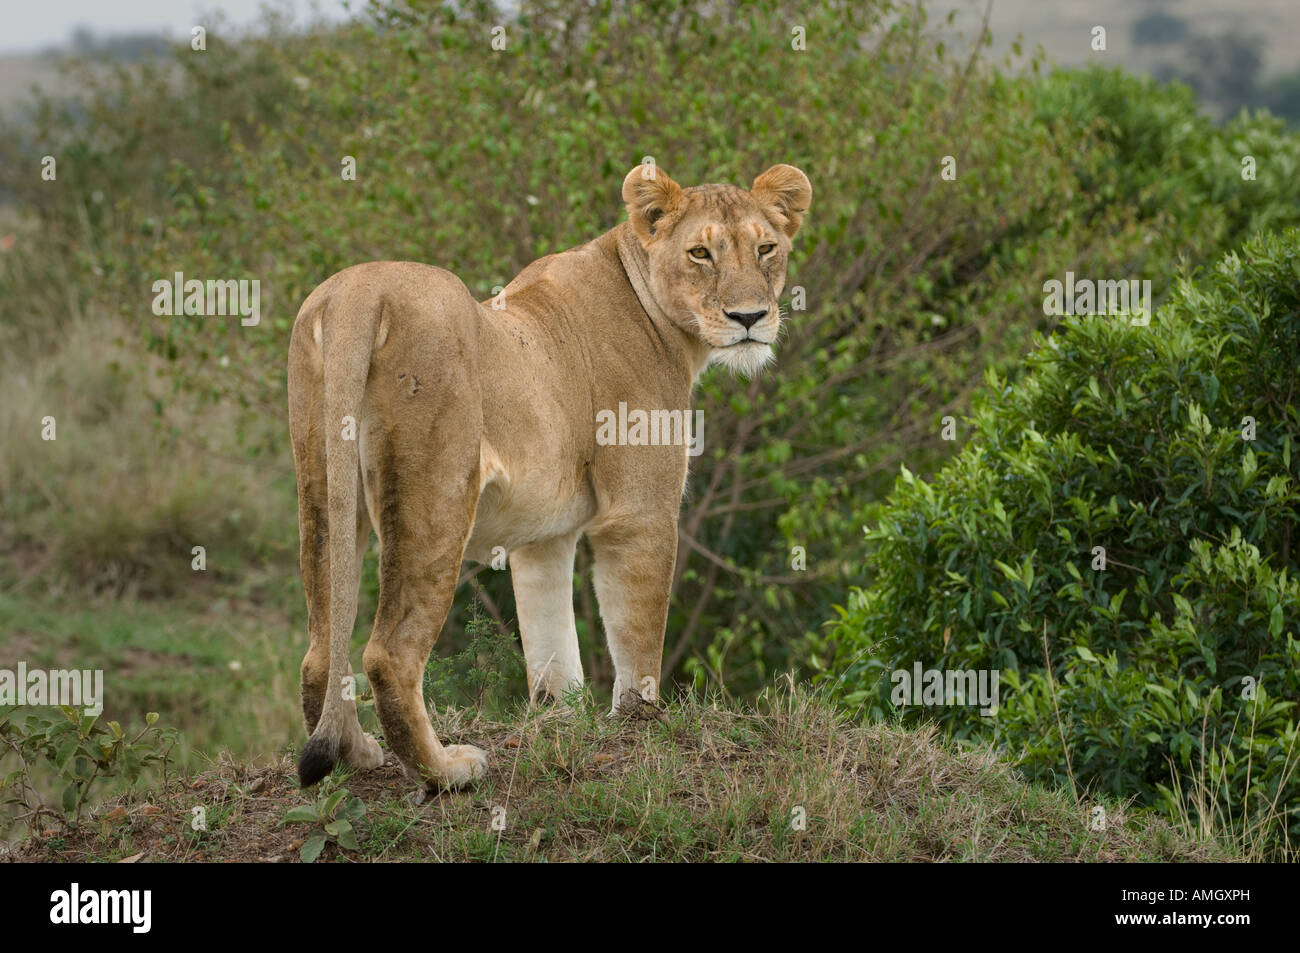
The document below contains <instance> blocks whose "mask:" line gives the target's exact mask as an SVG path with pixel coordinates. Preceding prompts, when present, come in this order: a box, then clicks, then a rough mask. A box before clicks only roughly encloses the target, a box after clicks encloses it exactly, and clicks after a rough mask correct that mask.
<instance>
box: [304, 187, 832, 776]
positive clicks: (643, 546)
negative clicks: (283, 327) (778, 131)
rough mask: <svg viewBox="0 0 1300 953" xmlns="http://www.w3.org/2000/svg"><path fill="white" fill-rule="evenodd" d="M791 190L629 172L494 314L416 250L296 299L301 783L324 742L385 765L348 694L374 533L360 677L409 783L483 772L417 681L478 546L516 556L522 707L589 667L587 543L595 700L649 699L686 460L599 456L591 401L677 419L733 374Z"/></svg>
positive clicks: (789, 207) (624, 452)
mask: <svg viewBox="0 0 1300 953" xmlns="http://www.w3.org/2000/svg"><path fill="white" fill-rule="evenodd" d="M810 198H811V188H810V186H809V184H808V180H807V178H806V177H805V176H804V174H803V173H802V172H800V171H799V170H798V169H795V168H792V167H791V166H785V165H778V166H774V167H773V168H771V169H769V170H768V171H767V172H765V173H763V174H762V175H760V176H759V177H758V178H757V179H756V180H755V181H754V184H753V186H752V187H751V189H750V190H749V191H745V190H744V189H739V188H736V187H734V186H729V185H707V186H699V187H696V188H688V189H682V188H680V187H679V186H678V185H677V184H676V183H675V182H673V181H672V179H670V178H669V177H668V176H667V174H665V173H664V171H663V170H662V169H659V168H657V167H655V166H638V167H637V168H635V169H633V170H632V171H631V172H630V173H629V174H628V176H627V178H626V179H625V180H624V183H623V199H624V201H625V202H626V203H627V212H628V221H627V222H625V223H622V224H620V225H618V226H616V227H615V228H613V229H611V230H610V231H609V232H607V233H605V234H604V235H602V236H601V237H599V238H597V239H595V240H594V241H591V242H588V243H587V244H585V245H582V246H580V247H578V248H575V249H572V250H570V251H567V252H563V253H561V254H558V255H550V256H548V257H546V258H542V259H541V260H539V261H536V262H533V264H531V265H529V266H528V267H527V268H525V269H524V271H523V272H522V273H521V274H520V275H519V276H518V277H517V278H515V279H514V281H512V282H511V283H510V284H509V286H507V288H506V289H505V292H504V302H505V307H504V309H500V310H498V309H494V308H493V302H491V301H488V302H484V303H482V304H480V303H478V302H476V301H475V300H474V299H473V298H472V297H471V296H470V294H469V292H468V290H466V288H465V286H464V285H463V284H462V283H461V282H460V280H459V279H458V278H456V276H455V275H453V274H451V273H450V272H447V271H443V270H442V269H439V268H434V267H430V266H428V265H420V264H414V263H410V262H371V263H369V264H364V265H356V266H354V267H352V268H348V269H346V270H344V271H341V272H339V273H338V274H336V275H334V276H333V277H331V278H329V279H328V280H326V281H325V282H324V283H323V284H321V285H320V286H319V287H318V288H317V289H316V290H315V291H313V292H312V294H311V295H310V296H309V297H308V298H307V300H306V302H305V303H304V304H303V306H302V310H301V311H300V312H299V314H298V319H297V321H296V322H295V324H294V329H293V336H292V340H291V343H290V351H289V427H290V433H291V435H292V440H293V452H294V462H295V465H296V467H297V472H298V501H299V531H300V540H301V551H302V556H301V565H302V576H303V584H304V587H305V589H306V594H307V607H308V628H309V631H310V638H311V645H310V648H309V649H308V651H307V655H306V657H305V658H304V659H303V665H302V703H303V713H304V715H305V717H306V721H307V730H308V732H309V733H310V734H311V739H310V741H309V742H308V746H307V748H306V749H304V755H303V762H302V763H301V764H300V774H301V775H302V777H303V781H304V783H312V782H313V781H315V780H317V779H318V778H319V776H320V775H321V774H323V773H324V772H325V771H327V770H328V769H329V767H331V766H332V764H333V763H334V761H335V760H337V759H338V758H342V759H344V760H345V761H347V762H348V763H349V764H352V765H355V766H358V767H374V766H377V765H378V764H380V763H382V753H381V752H380V750H379V747H378V745H377V744H376V743H375V741H374V740H373V739H372V738H370V737H369V736H367V735H366V734H364V733H363V732H362V731H361V728H360V725H359V724H358V722H357V715H356V706H355V704H354V703H353V702H352V701H349V700H347V699H346V698H345V697H344V695H345V693H344V691H343V687H344V685H345V684H346V682H347V680H348V679H349V678H350V675H351V667H350V662H349V659H348V645H349V637H350V635H351V631H352V624H353V622H354V620H355V617H356V601H357V589H358V585H359V579H360V563H361V556H362V554H363V552H364V548H365V543H366V540H367V538H368V535H369V534H368V527H373V528H374V530H375V533H376V535H377V536H378V538H379V547H380V549H379V551H380V595H379V608H378V612H377V613H376V616H375V621H374V628H373V631H372V633H371V636H370V640H369V643H368V644H367V646H366V650H365V653H364V664H365V671H366V675H367V676H368V678H369V680H370V684H371V686H372V688H373V690H374V693H375V700H376V707H377V709H378V712H379V718H380V721H381V723H382V725H383V729H384V735H385V737H386V739H387V742H388V746H389V747H390V748H391V749H392V750H393V751H394V752H395V753H396V754H397V756H398V757H399V758H400V759H401V761H402V764H403V765H404V766H405V768H406V771H407V773H408V775H409V776H411V777H412V778H413V779H415V780H417V781H418V782H419V783H421V784H424V785H426V786H428V787H430V788H434V787H438V786H455V785H458V784H462V783H465V782H467V781H470V780H472V779H473V778H476V777H479V776H481V775H482V773H483V772H484V770H485V768H486V763H487V762H486V757H485V756H484V754H483V752H481V751H480V750H478V749H477V748H473V747H470V746H468V745H461V746H452V747H443V745H442V744H441V743H440V742H439V740H438V738H437V737H436V735H435V734H434V732H433V729H432V727H431V725H430V723H429V718H428V714H427V711H426V709H425V703H424V698H423V694H422V690H421V682H422V675H423V672H424V666H425V663H426V661H427V659H428V656H429V652H430V650H431V649H432V648H433V644H434V642H435V641H436V640H437V638H438V632H439V630H440V629H441V628H442V625H443V622H444V620H445V619H446V616H447V612H448V610H449V609H450V607H451V602H452V597H453V594H454V591H455V588H456V580H457V576H458V574H459V570H460V564H461V561H462V559H471V560H475V561H481V562H490V561H491V560H492V558H493V553H494V549H495V548H496V547H502V548H503V549H504V550H505V551H506V552H507V553H508V554H509V562H510V568H511V572H512V581H513V583H514V587H515V597H516V603H517V611H518V617H519V625H520V635H521V638H522V641H523V647H524V654H525V658H526V662H527V668H528V678H529V687H530V694H531V695H532V696H533V697H534V698H536V697H538V696H540V695H543V694H549V695H551V696H555V697H559V696H561V695H562V694H563V692H564V691H565V690H567V689H569V688H571V687H573V686H577V685H580V684H581V683H582V677H583V676H582V665H581V662H580V660H579V656H578V640H577V633H576V629H575V625H574V616H573V586H572V581H573V580H572V576H573V557H574V548H575V545H576V543H577V540H578V539H579V538H580V537H581V536H582V535H584V534H585V535H586V536H587V538H588V539H589V541H590V544H591V547H592V550H593V553H594V556H595V570H594V582H595V589H596V595H597V598H598V599H599V603H600V610H601V616H602V619H603V621H604V624H605V629H606V637H607V639H608V642H609V649H610V655H611V657H612V660H613V662H614V667H615V672H616V676H615V686H614V689H615V690H614V698H615V699H618V698H620V697H622V696H623V695H624V694H625V693H626V692H627V691H628V690H630V689H635V690H636V691H638V692H640V693H641V694H642V695H643V696H644V697H645V698H646V699H647V700H649V701H654V700H655V698H656V697H657V693H658V682H659V677H660V665H661V658H662V653H663V640H664V627H665V624H666V619H667V613H668V594H669V586H670V582H671V579H672V574H673V563H674V559H675V555H676V548H677V517H678V510H679V507H680V502H681V496H682V491H683V489H684V486H685V481H686V469H687V455H686V452H685V448H684V447H682V446H603V445H601V444H600V443H598V442H597V440H596V430H597V428H596V415H597V413H598V412H600V411H603V410H605V411H616V409H617V407H618V405H619V403H620V402H624V403H626V404H627V406H628V407H629V408H640V409H645V410H654V409H664V410H683V411H684V410H686V409H688V408H689V407H690V397H691V388H692V386H693V384H694V382H695V380H696V379H697V378H698V376H699V374H700V373H701V371H703V369H704V368H705V367H706V366H707V365H708V364H710V363H723V364H726V365H728V366H730V367H732V368H733V369H734V370H737V371H740V372H743V373H752V372H754V371H756V370H758V368H760V367H761V366H762V365H763V364H764V363H766V362H767V361H768V360H769V359H770V356H771V350H770V347H769V345H770V343H771V342H772V341H774V340H775V338H776V335H777V331H778V329H779V326H780V320H781V318H780V311H779V307H778V303H777V299H778V296H779V295H780V293H781V289H782V287H783V285H784V282H785V270H786V256H787V254H788V252H789V249H790V239H791V238H792V237H793V236H794V234H795V232H796V231H797V230H798V228H799V224H800V222H801V220H802V217H803V214H804V213H805V212H806V211H807V208H808V203H809V200H810ZM701 249H707V252H708V255H707V256H706V257H705V258H704V259H703V260H701V259H700V258H699V257H698V253H699V251H700V250H701ZM760 249H761V251H760ZM693 250H694V251H695V252H696V253H697V254H696V256H694V257H693V256H692V254H691V252H692V251H693ZM728 312H730V313H731V314H732V315H742V316H744V317H743V318H742V319H741V320H738V319H735V318H733V317H729V316H728V314H727V313H728ZM758 312H765V315H764V316H763V317H761V318H758V319H757V320H755V316H756V315H757V313H758ZM744 321H749V322H751V323H752V326H750V327H749V328H748V329H746V327H745V325H744V323H743V322H744ZM347 417H351V418H353V419H354V420H355V422H356V428H355V431H356V439H352V440H349V439H345V418H347Z"/></svg>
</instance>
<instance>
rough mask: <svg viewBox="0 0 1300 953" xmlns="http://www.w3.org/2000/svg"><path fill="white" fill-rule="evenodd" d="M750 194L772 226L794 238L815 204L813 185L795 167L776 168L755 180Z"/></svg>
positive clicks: (777, 166) (775, 166)
mask: <svg viewBox="0 0 1300 953" xmlns="http://www.w3.org/2000/svg"><path fill="white" fill-rule="evenodd" d="M749 194H750V195H752V196H754V200H755V201H756V202H758V204H759V207H760V208H762V209H763V214H765V215H766V216H767V217H768V220H769V221H771V223H772V224H773V225H775V226H776V227H777V228H779V229H781V231H783V232H785V235H786V237H787V238H794V233H795V232H797V231H799V226H800V224H802V223H803V217H804V213H805V212H807V211H808V205H809V203H811V202H812V184H811V183H810V182H809V181H808V176H806V175H804V174H803V173H802V172H800V171H799V170H798V169H796V168H795V167H794V166H792V165H774V166H772V168H770V169H768V170H767V171H766V172H764V173H763V174H762V175H760V176H759V177H758V178H757V179H755V180H754V184H753V186H752V187H751V188H750V190H749Z"/></svg>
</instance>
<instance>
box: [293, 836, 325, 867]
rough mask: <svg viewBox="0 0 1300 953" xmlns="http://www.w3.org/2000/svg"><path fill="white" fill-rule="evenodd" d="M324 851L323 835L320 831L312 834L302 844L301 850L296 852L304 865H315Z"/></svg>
mask: <svg viewBox="0 0 1300 953" xmlns="http://www.w3.org/2000/svg"><path fill="white" fill-rule="evenodd" d="M324 849H325V835H324V834H323V833H321V832H320V831H317V832H316V833H315V834H312V835H311V837H308V838H307V840H306V841H304V842H303V845H302V850H300V851H298V856H299V857H300V858H302V862H303V863H304V864H311V863H315V861H316V858H317V857H319V856H320V852H321V851H322V850H324Z"/></svg>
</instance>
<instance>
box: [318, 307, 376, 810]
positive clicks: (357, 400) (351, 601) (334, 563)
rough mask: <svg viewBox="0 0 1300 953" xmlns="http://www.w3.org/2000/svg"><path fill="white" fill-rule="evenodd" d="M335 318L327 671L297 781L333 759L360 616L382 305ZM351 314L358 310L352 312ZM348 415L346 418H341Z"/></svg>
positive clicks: (328, 403)
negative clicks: (365, 453) (362, 518)
mask: <svg viewBox="0 0 1300 953" xmlns="http://www.w3.org/2000/svg"><path fill="white" fill-rule="evenodd" d="M333 310H334V320H333V321H325V320H324V318H325V315H322V316H321V318H318V320H319V321H320V322H321V323H320V328H321V333H320V335H319V336H318V337H317V343H318V345H319V346H320V351H321V362H322V364H323V365H324V385H325V397H324V411H325V417H324V420H323V421H322V422H321V423H322V426H323V427H324V429H325V481H326V483H325V493H326V500H327V503H328V537H329V587H330V596H329V622H330V674H329V684H328V685H327V686H326V689H325V699H324V705H323V707H322V709H321V715H320V720H319V721H318V722H317V723H316V730H315V731H313V732H312V735H311V737H310V738H308V739H307V744H306V745H305V746H304V747H303V749H302V756H301V757H300V758H299V759H298V780H299V781H300V782H301V783H302V785H303V787H307V786H308V785H312V784H315V783H316V782H317V781H319V780H320V779H321V778H323V777H325V775H327V774H329V773H330V771H332V770H333V769H334V765H335V764H337V763H338V760H339V754H340V750H339V749H340V744H341V741H342V736H343V730H344V727H345V726H346V724H347V718H348V716H349V715H350V714H351V713H350V712H349V708H350V707H351V706H353V705H355V704H356V703H355V702H354V701H352V700H350V699H349V700H345V699H344V697H343V683H344V679H345V678H347V677H348V676H349V675H350V674H351V672H352V665H351V662H350V660H349V658H348V654H349V648H350V643H351V640H352V625H353V623H354V622H355V621H356V616H357V585H358V580H359V579H360V575H361V566H360V561H359V559H358V557H357V484H358V480H359V478H360V477H359V474H360V459H361V456H360V452H359V449H358V446H357V441H358V439H359V437H360V422H359V421H360V417H361V401H362V398H363V397H364V395H365V389H366V378H367V377H368V376H369V373H370V358H371V355H372V353H373V351H374V345H375V334H376V331H377V329H378V327H379V324H380V320H381V312H382V305H381V304H380V303H379V302H375V303H374V304H373V305H371V306H369V307H365V308H362V309H360V311H359V312H356V311H354V312H352V314H347V313H346V312H344V313H340V309H338V308H337V307H336V308H335V309H333ZM352 315H355V318H353V316H352ZM345 418H350V419H345Z"/></svg>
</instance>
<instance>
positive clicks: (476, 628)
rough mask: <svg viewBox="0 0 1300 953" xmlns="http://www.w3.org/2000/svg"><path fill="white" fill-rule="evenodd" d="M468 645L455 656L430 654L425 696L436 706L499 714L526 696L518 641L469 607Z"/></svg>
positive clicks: (478, 608) (466, 629)
mask: <svg viewBox="0 0 1300 953" xmlns="http://www.w3.org/2000/svg"><path fill="white" fill-rule="evenodd" d="M465 634H466V637H467V638H468V639H469V642H468V644H466V646H465V648H464V649H462V650H461V651H459V652H457V653H456V654H454V655H449V656H440V655H436V654H435V655H433V656H431V657H430V658H429V663H428V665H427V666H426V667H425V670H424V697H425V698H426V699H428V700H429V701H431V702H433V703H434V704H437V705H458V706H463V707H470V708H474V709H475V710H479V711H483V710H488V711H490V712H491V713H493V714H500V713H501V712H502V711H503V710H504V709H505V707H506V706H507V705H508V703H509V702H510V701H512V700H517V699H519V698H522V697H525V695H526V692H527V681H526V680H525V678H524V658H523V653H522V652H521V651H520V648H519V643H518V641H517V640H516V639H515V638H514V637H513V636H512V635H511V634H509V633H507V632H504V631H503V630H502V629H501V628H500V627H499V626H497V624H496V623H495V622H494V621H493V620H492V619H490V618H489V617H488V616H486V615H485V614H484V613H483V610H482V608H481V607H480V606H479V604H478V603H474V604H473V605H471V606H470V614H469V619H468V620H467V621H466V623H465Z"/></svg>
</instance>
